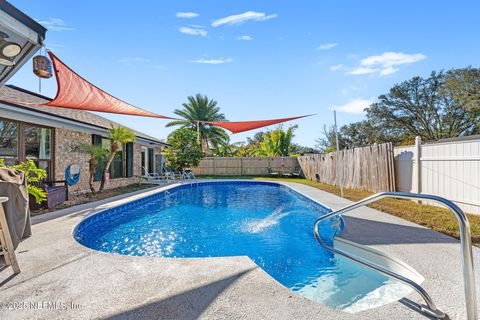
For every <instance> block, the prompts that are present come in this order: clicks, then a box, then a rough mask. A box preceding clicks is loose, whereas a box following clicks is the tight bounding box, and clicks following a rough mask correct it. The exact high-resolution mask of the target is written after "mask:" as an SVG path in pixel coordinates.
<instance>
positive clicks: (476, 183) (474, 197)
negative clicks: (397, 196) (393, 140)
mask: <svg viewBox="0 0 480 320" xmlns="http://www.w3.org/2000/svg"><path fill="white" fill-rule="evenodd" d="M394 155H395V176H396V184H397V191H404V192H415V193H423V194H434V195H437V196H440V197H444V198H447V199H449V200H452V201H454V202H455V203H456V204H457V205H458V206H459V207H460V208H462V210H464V211H465V212H469V213H475V214H480V136H477V137H474V139H472V138H469V139H468V140H461V139H458V140H456V141H446V142H439V143H432V144H422V143H421V141H420V139H419V138H417V140H416V144H415V145H414V146H407V147H395V149H394Z"/></svg>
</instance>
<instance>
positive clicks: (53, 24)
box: [37, 18, 75, 31]
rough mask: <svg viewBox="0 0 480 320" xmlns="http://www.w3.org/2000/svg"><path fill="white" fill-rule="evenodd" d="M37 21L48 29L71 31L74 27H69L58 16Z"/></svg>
mask: <svg viewBox="0 0 480 320" xmlns="http://www.w3.org/2000/svg"><path fill="white" fill-rule="evenodd" d="M37 22H38V23H40V24H41V25H43V26H44V27H45V28H47V29H48V30H49V31H72V30H75V28H72V27H69V26H68V25H67V24H66V23H65V21H63V20H62V19H59V18H48V19H45V20H37Z"/></svg>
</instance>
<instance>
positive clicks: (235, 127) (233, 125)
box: [204, 114, 312, 133]
mask: <svg viewBox="0 0 480 320" xmlns="http://www.w3.org/2000/svg"><path fill="white" fill-rule="evenodd" d="M310 116H312V114H309V115H304V116H298V117H291V118H281V119H271V120H257V121H229V122H227V121H226V122H220V121H205V122H204V123H208V124H211V125H214V126H217V127H221V128H224V129H227V130H228V131H230V132H232V133H240V132H244V131H249V130H254V129H259V128H263V127H267V126H270V125H272V124H277V123H282V122H287V121H291V120H295V119H301V118H305V117H310Z"/></svg>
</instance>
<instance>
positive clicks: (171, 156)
mask: <svg viewBox="0 0 480 320" xmlns="http://www.w3.org/2000/svg"><path fill="white" fill-rule="evenodd" d="M167 143H168V144H169V145H170V147H168V148H167V150H166V159H167V164H168V166H170V167H171V168H172V169H173V170H175V171H181V170H183V169H184V168H187V167H195V166H197V165H198V164H199V163H200V160H201V159H202V158H203V155H204V154H203V152H202V149H201V148H200V145H199V144H198V142H197V133H196V132H195V130H193V129H190V128H180V129H177V130H175V131H173V132H172V133H170V135H169V136H168V138H167Z"/></svg>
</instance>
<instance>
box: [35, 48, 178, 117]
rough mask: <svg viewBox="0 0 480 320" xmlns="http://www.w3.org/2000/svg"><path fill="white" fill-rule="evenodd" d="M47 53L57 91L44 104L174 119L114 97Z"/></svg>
mask: <svg viewBox="0 0 480 320" xmlns="http://www.w3.org/2000/svg"><path fill="white" fill-rule="evenodd" d="M48 55H49V56H50V58H51V59H52V61H53V69H54V71H55V75H56V77H57V85H58V88H57V90H58V91H57V95H56V96H55V98H54V99H53V100H52V101H50V102H47V103H45V104H44V105H45V106H49V107H60V108H68V109H80V110H89V111H97V112H108V113H118V114H128V115H133V116H143V117H153V118H163V119H174V118H170V117H166V116H162V115H159V114H156V113H153V112H150V111H146V110H142V109H140V108H137V107H135V106H132V105H131V104H128V103H126V102H124V101H122V100H120V99H117V98H115V97H114V96H112V95H110V94H108V93H107V92H105V91H103V90H102V89H100V88H98V87H96V86H95V85H93V84H91V83H90V82H88V81H87V80H85V79H84V78H82V77H81V76H79V75H78V74H77V73H76V72H75V71H73V70H72V69H70V68H69V67H68V66H67V65H66V64H64V63H63V62H62V61H61V60H60V59H58V58H57V56H55V55H54V54H53V53H52V52H51V51H49V52H48Z"/></svg>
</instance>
